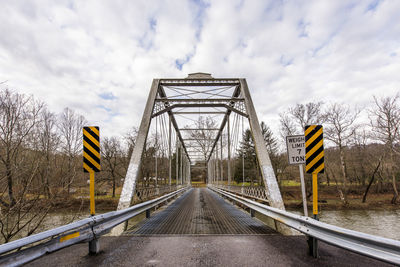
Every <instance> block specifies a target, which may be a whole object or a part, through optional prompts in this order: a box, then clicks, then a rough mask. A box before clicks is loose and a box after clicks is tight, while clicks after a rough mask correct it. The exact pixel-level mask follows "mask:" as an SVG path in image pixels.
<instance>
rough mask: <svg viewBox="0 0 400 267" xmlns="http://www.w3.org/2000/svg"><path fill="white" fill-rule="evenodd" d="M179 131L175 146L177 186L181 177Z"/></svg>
mask: <svg viewBox="0 0 400 267" xmlns="http://www.w3.org/2000/svg"><path fill="white" fill-rule="evenodd" d="M178 140H179V139H178V131H177V132H176V144H175V173H176V177H175V184H176V185H178V179H179V178H178V177H179V165H178V164H179V163H178V161H179V157H178V156H179V143H178Z"/></svg>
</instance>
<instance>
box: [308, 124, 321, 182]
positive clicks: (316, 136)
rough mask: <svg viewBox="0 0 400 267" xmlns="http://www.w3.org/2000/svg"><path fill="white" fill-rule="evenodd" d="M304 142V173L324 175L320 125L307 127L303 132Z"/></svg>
mask: <svg viewBox="0 0 400 267" xmlns="http://www.w3.org/2000/svg"><path fill="white" fill-rule="evenodd" d="M304 136H305V141H306V172H307V173H314V174H317V173H324V137H323V133H322V125H307V126H306V127H305V131H304Z"/></svg>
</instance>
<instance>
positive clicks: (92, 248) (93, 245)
mask: <svg viewBox="0 0 400 267" xmlns="http://www.w3.org/2000/svg"><path fill="white" fill-rule="evenodd" d="M99 252H100V242H99V239H97V238H94V239H93V240H92V241H89V255H96V254H98V253H99Z"/></svg>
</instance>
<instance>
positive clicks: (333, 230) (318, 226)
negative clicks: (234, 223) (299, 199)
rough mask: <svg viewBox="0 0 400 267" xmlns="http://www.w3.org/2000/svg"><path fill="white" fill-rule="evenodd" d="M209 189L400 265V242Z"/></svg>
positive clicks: (331, 241)
mask: <svg viewBox="0 0 400 267" xmlns="http://www.w3.org/2000/svg"><path fill="white" fill-rule="evenodd" d="M209 188H210V189H211V190H213V191H215V192H217V193H219V194H221V195H223V196H224V197H226V198H228V199H231V200H233V201H236V202H238V203H241V204H242V205H244V206H247V207H248V208H250V209H251V210H254V211H257V212H259V213H261V214H264V215H266V216H268V217H270V218H272V219H274V220H276V221H279V222H281V223H283V224H285V225H287V226H289V227H291V228H293V229H295V230H297V231H299V232H301V233H303V234H305V235H307V236H312V237H314V238H316V239H318V240H321V241H323V242H326V243H329V244H331V245H334V246H337V247H340V248H344V249H346V250H349V251H353V252H356V253H359V254H362V255H365V256H368V257H371V258H375V259H378V260H381V261H385V262H388V263H392V264H396V265H399V264H400V241H397V240H394V239H389V238H384V237H379V236H374V235H369V234H365V233H362V232H357V231H353V230H349V229H345V228H341V227H338V226H334V225H330V224H327V223H323V222H320V221H317V220H314V219H312V218H309V217H304V216H301V215H297V214H293V213H290V212H287V211H283V210H280V209H276V208H273V207H270V206H267V205H265V204H261V203H259V202H257V201H253V200H249V199H246V198H244V197H241V196H238V195H236V194H233V193H231V192H228V191H226V190H223V189H220V188H217V187H215V186H209Z"/></svg>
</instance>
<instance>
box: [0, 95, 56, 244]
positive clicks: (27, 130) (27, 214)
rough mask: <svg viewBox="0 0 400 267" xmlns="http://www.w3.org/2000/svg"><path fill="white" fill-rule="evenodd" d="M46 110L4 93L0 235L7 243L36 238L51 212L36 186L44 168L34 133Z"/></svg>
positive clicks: (29, 100) (0, 100)
mask: <svg viewBox="0 0 400 267" xmlns="http://www.w3.org/2000/svg"><path fill="white" fill-rule="evenodd" d="M42 109H43V104H42V103H41V102H37V101H35V100H34V99H33V97H27V96H25V95H23V94H18V93H14V92H12V91H10V90H8V89H5V90H2V91H0V184H2V185H4V186H3V188H4V191H3V192H1V195H0V205H1V206H2V208H1V209H0V233H1V236H2V237H3V239H4V241H5V242H8V241H10V240H11V239H12V238H13V237H15V236H16V235H17V234H18V233H20V232H22V231H23V230H26V233H27V235H30V234H32V233H33V232H34V231H35V230H36V229H37V228H38V227H39V225H40V224H41V222H42V221H43V219H44V217H45V216H46V214H47V212H48V210H49V207H46V206H41V205H40V184H39V185H38V186H36V187H35V184H34V180H35V177H36V176H37V174H38V168H39V165H40V157H37V155H36V154H37V153H36V152H35V150H34V148H35V145H34V144H35V142H36V140H37V135H36V134H35V131H34V129H35V126H36V125H37V124H38V123H39V122H40V116H39V114H40V112H41V110H42ZM28 194H30V195H29V197H28ZM6 198H8V199H6Z"/></svg>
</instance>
